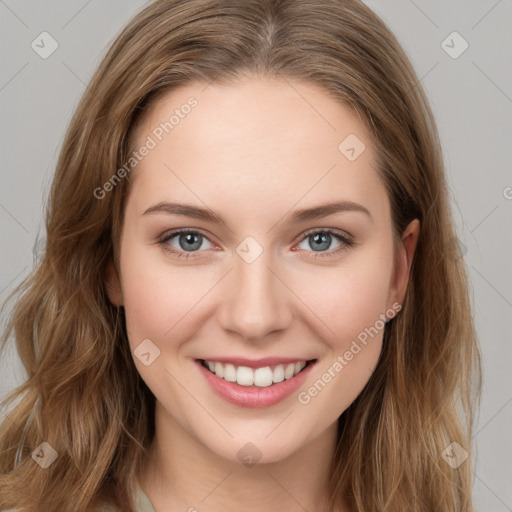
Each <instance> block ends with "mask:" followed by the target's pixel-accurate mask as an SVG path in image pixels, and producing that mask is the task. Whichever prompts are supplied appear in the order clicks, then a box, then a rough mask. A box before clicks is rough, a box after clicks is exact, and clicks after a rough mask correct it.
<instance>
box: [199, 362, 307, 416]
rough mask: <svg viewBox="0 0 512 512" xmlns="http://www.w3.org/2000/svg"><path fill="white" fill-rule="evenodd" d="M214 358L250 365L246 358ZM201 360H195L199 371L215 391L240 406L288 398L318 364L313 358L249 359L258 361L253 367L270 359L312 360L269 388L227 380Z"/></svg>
mask: <svg viewBox="0 0 512 512" xmlns="http://www.w3.org/2000/svg"><path fill="white" fill-rule="evenodd" d="M207 360H208V359H207ZM214 360H215V361H218V362H230V363H233V362H234V361H245V363H243V364H242V363H240V365H241V366H244V365H245V366H249V365H248V364H247V360H244V359H233V358H225V359H223V358H215V359H214ZM201 361H202V360H201V359H196V360H195V361H194V362H195V363H196V365H197V367H198V369H199V371H200V372H201V374H202V375H203V376H204V378H205V379H206V381H207V382H208V384H209V385H210V387H211V389H212V390H213V392H214V393H216V394H217V395H218V396H220V397H221V398H223V399H224V400H226V401H227V402H229V403H231V404H234V405H237V406H239V407H252V408H255V407H258V408H263V407H271V406H273V405H276V404H278V403H279V402H282V401H283V400H285V399H286V398H288V397H289V396H290V395H291V394H292V393H293V392H294V391H296V390H297V389H298V388H299V387H300V386H301V385H302V384H303V383H304V381H305V380H306V378H307V377H308V375H309V373H310V372H311V369H312V368H313V367H314V366H315V364H316V360H314V361H313V360H311V359H309V360H308V359H293V360H292V359H286V360H285V359H282V360H279V358H267V359H260V360H258V361H255V360H252V361H249V362H252V363H255V364H256V363H257V364H256V366H254V365H251V366H250V367H251V368H257V367H261V366H265V365H267V366H269V365H270V363H268V361H278V362H277V363H272V364H281V363H280V362H279V361H286V362H290V363H291V362H296V361H311V362H310V363H309V364H308V365H307V366H306V367H305V368H304V369H303V370H302V371H301V372H299V373H298V374H297V375H295V376H294V377H292V378H291V379H288V380H283V381H282V382H279V383H278V384H273V385H272V386H269V387H267V388H250V387H247V386H240V384H237V383H236V382H228V381H227V380H224V379H221V378H219V377H217V376H216V375H215V374H213V373H212V372H210V371H209V370H208V369H207V368H205V367H204V366H203V364H202V363H201ZM262 361H263V362H264V364H263V365H262V364H261V362H262Z"/></svg>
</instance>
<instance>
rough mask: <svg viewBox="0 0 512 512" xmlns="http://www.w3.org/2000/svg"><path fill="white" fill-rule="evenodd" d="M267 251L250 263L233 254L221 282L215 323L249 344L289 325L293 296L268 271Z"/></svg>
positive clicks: (291, 315)
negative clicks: (232, 261) (231, 265)
mask: <svg viewBox="0 0 512 512" xmlns="http://www.w3.org/2000/svg"><path fill="white" fill-rule="evenodd" d="M270 256H271V255H270V251H263V253H262V254H261V255H260V256H259V258H257V259H256V261H253V262H252V263H248V262H246V261H245V260H244V259H243V258H241V257H239V256H238V255H237V254H236V253H235V254H234V255H233V260H234V266H235V268H234V269H233V271H231V272H230V273H229V276H227V279H224V280H223V288H222V290H221V291H220V297H221V298H220V301H221V302H220V306H219V308H218V320H219V323H220V325H221V327H222V328H223V329H224V330H226V331H229V332H231V333H236V334H238V335H239V336H240V337H242V338H244V339H246V340H247V341H250V342H253V343H254V342H262V341H263V340H264V339H265V338H266V337H267V336H268V335H269V334H273V333H276V332H278V331H283V332H284V330H285V329H286V328H287V327H288V326H289V325H290V323H291V320H292V317H293V311H292V303H291V301H292V296H293V294H292V293H291V291H290V290H289V289H288V288H287V286H286V285H285V284H284V283H283V281H285V280H284V279H283V278H282V277H281V276H279V275H278V272H276V270H275V269H273V268H272V261H271V258H270Z"/></svg>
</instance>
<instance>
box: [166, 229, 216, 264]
mask: <svg viewBox="0 0 512 512" xmlns="http://www.w3.org/2000/svg"><path fill="white" fill-rule="evenodd" d="M173 239H176V240H175V241H173ZM205 241H207V242H208V243H210V244H211V242H209V241H208V238H206V236H204V235H203V234H202V233H200V232H199V231H195V230H192V229H178V230H174V231H171V232H170V233H167V234H165V235H164V236H163V237H162V238H161V239H160V240H159V241H158V243H159V244H160V245H161V246H162V247H163V248H164V249H165V250H167V251H169V252H171V253H172V254H174V255H176V256H178V258H185V259H187V258H195V257H196V255H195V254H193V253H194V252H199V249H201V248H203V249H205V247H204V243H203V242H205ZM206 249H208V247H206ZM191 253H192V254H191Z"/></svg>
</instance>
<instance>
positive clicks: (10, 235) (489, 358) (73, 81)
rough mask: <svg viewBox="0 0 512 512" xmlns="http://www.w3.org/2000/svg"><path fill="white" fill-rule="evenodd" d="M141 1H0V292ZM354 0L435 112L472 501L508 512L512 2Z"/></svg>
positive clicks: (20, 273) (13, 278)
mask: <svg viewBox="0 0 512 512" xmlns="http://www.w3.org/2000/svg"><path fill="white" fill-rule="evenodd" d="M144 3H145V2H142V1H141V0H139V1H136V0H123V1H121V0H109V1H102V2H100V1H98V0H88V1H87V0H73V1H70V0H67V1H64V0H60V1H57V0H54V1H44V2H42V1H36V0H30V1H29V0H19V1H15V0H0V16H1V17H0V39H1V46H0V48H1V52H2V53H1V66H2V68H1V76H0V107H1V120H2V122H1V127H0V130H1V132H0V143H1V152H0V155H1V187H0V230H1V232H0V236H1V244H0V261H1V267H0V301H3V300H5V298H6V297H7V295H8V293H9V292H10V291H11V290H12V289H13V288H14V286H15V284H17V283H19V282H20V280H21V279H22V278H23V277H25V276H26V275H27V274H28V273H29V272H30V271H31V269H32V268H33V266H34V257H35V253H37V251H34V244H35V242H36V239H37V237H39V238H41V237H44V231H43V229H44V227H43V221H42V212H43V207H44V202H45V200H46V194H47V191H48V189H49V184H50V183H51V179H52V175H53V171H54V169H55V164H56V161H57V156H58V152H59V150H60V147H61V143H62V139H63V136H64V133H65V130H66V127H67V125H68V123H69V120H70V116H71V114H72V112H73V110H74V108H75V106H76V104H77V102H78V100H79V98H80V96H81V94H82V92H83V90H84V86H85V85H84V84H86V83H87V81H88V80H89V78H90V76H91V75H92V72H93V71H94V69H95V68H96V67H97V65H98V63H99V62H100V60H101V58H102V56H103V55H104V52H105V50H106V48H107V46H108V45H109V44H110V43H111V42H112V41H113V39H114V38H115V36H116V35H117V34H118V32H119V31H120V29H121V28H122V27H123V26H124V25H125V24H126V22H127V21H128V20H129V19H130V18H131V17H132V16H133V15H134V14H135V13H136V12H137V11H138V10H139V9H140V8H142V7H143V5H144ZM365 3H366V4H367V5H368V6H369V7H371V8H372V9H373V10H374V11H375V12H377V14H379V15H380V16H381V18H382V19H383V20H384V21H385V22H386V24H387V25H388V26H389V27H390V28H391V30H392V31H393V32H394V33H395V35H396V36H397V38H398V40H399V42H400V43H401V44H402V46H403V47H404V49H405V51H406V53H407V55H408V56H409V58H410V59H411V61H412V63H413V65H414V67H415V69H416V71H417V74H418V77H419V79H420V80H421V83H422V85H423V86H424V87H425V89H426V92H427V95H428V97H429V99H430V102H431V106H432V109H433V111H434V114H435V116H436V119H437V122H438V128H439V132H440V136H441V141H442V145H443V150H444V158H445V164H446V171H447V175H448V181H449V185H450V189H451V193H452V205H453V209H454V213H455V218H456V222H457V227H458V236H459V239H460V243H461V248H462V251H463V253H464V260H465V263H466V265H467V268H468V271H469V274H470V279H471V287H472V290H471V292H472V297H473V305H474V315H475V319H476V324H477V329H478V334H479V338H480V347H481V351H482V357H483V365H484V389H483V396H482V406H481V409H480V411H479V414H478V422H477V428H476V431H475V441H476V443H475V448H476V452H475V455H476V467H475V471H474V497H475V503H476V506H477V510H480V511H486V510H492V511H494V512H504V511H512V486H511V485H510V483H511V482H512V462H511V459H512V441H511V439H510V435H509V434H510V431H511V426H512V403H511V402H512V384H511V379H510V368H511V367H512V336H511V331H512V329H511V327H510V322H509V321H508V320H509V319H510V317H511V315H512V292H511V289H512V272H511V271H510V267H511V255H512V237H511V233H512V230H511V227H512V222H511V221H512V171H511V161H512V150H511V142H512V140H511V134H512V116H511V114H512V67H511V63H512V26H511V25H512V23H511V21H512V0H481V1H477V0H472V1H465V0H450V1H442V0H432V1H427V0H386V1H381V2H379V1H377V0H366V2H365ZM44 31H46V32H49V33H50V34H51V36H52V37H53V38H54V39H55V40H56V41H57V42H58V45H59V46H58V49H57V50H56V51H55V52H54V53H53V54H52V55H51V56H49V57H48V58H46V59H43V58H41V57H40V56H39V55H38V54H37V53H36V52H35V51H34V50H33V49H32V47H31V43H32V41H34V40H36V38H37V37H38V36H39V34H41V33H42V32H44ZM454 31H457V32H458V33H459V34H460V35H461V36H462V37H463V38H464V39H465V40H466V41H467V43H468V44H469V47H468V49H467V50H466V51H465V52H464V53H463V54H462V55H460V56H459V57H458V58H452V57H451V56H449V55H448V54H447V53H446V52H445V50H444V49H443V47H442V46H441V44H442V42H443V41H444V40H445V39H446V38H447V36H449V34H451V33H452V32H454ZM446 44H449V45H451V46H454V49H452V51H455V50H457V49H459V48H461V46H460V41H457V40H455V41H454V42H453V43H451V42H450V39H448V43H446ZM4 321H5V313H4V314H3V316H2V323H3V322H4ZM13 349H14V347H13V345H12V344H11V345H10V347H9V350H8V352H7V353H6V355H7V357H4V358H2V360H1V361H0V395H1V397H3V396H5V394H6V392H7V391H9V390H11V389H12V388H14V386H15V385H17V384H19V383H21V382H22V380H23V379H24V371H23V370H22V367H21V364H20V362H19V360H18V359H17V356H16V355H15V352H14V350H13ZM0 414H7V411H0ZM441 463H442V461H441Z"/></svg>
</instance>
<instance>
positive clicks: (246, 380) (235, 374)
mask: <svg viewBox="0 0 512 512" xmlns="http://www.w3.org/2000/svg"><path fill="white" fill-rule="evenodd" d="M205 364H206V366H207V367H208V369H209V370H210V371H211V372H212V373H214V374H215V375H217V377H220V378H221V379H224V380H227V381H228V382H236V383H237V384H239V385H240V386H246V387H251V386H256V387H259V388H267V387H269V386H272V384H277V383H278V382H282V381H283V380H285V379H286V380H288V379H291V378H292V377H294V376H295V375H297V374H298V373H299V372H300V371H302V369H303V368H304V367H305V366H306V363H305V361H300V362H297V363H289V364H287V365H282V364H278V365H276V366H273V367H272V368H271V367H270V366H264V367H263V368H256V369H253V368H249V367H247V366H238V367H236V366H235V365H233V364H231V363H225V364H224V363H219V362H216V361H205Z"/></svg>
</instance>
